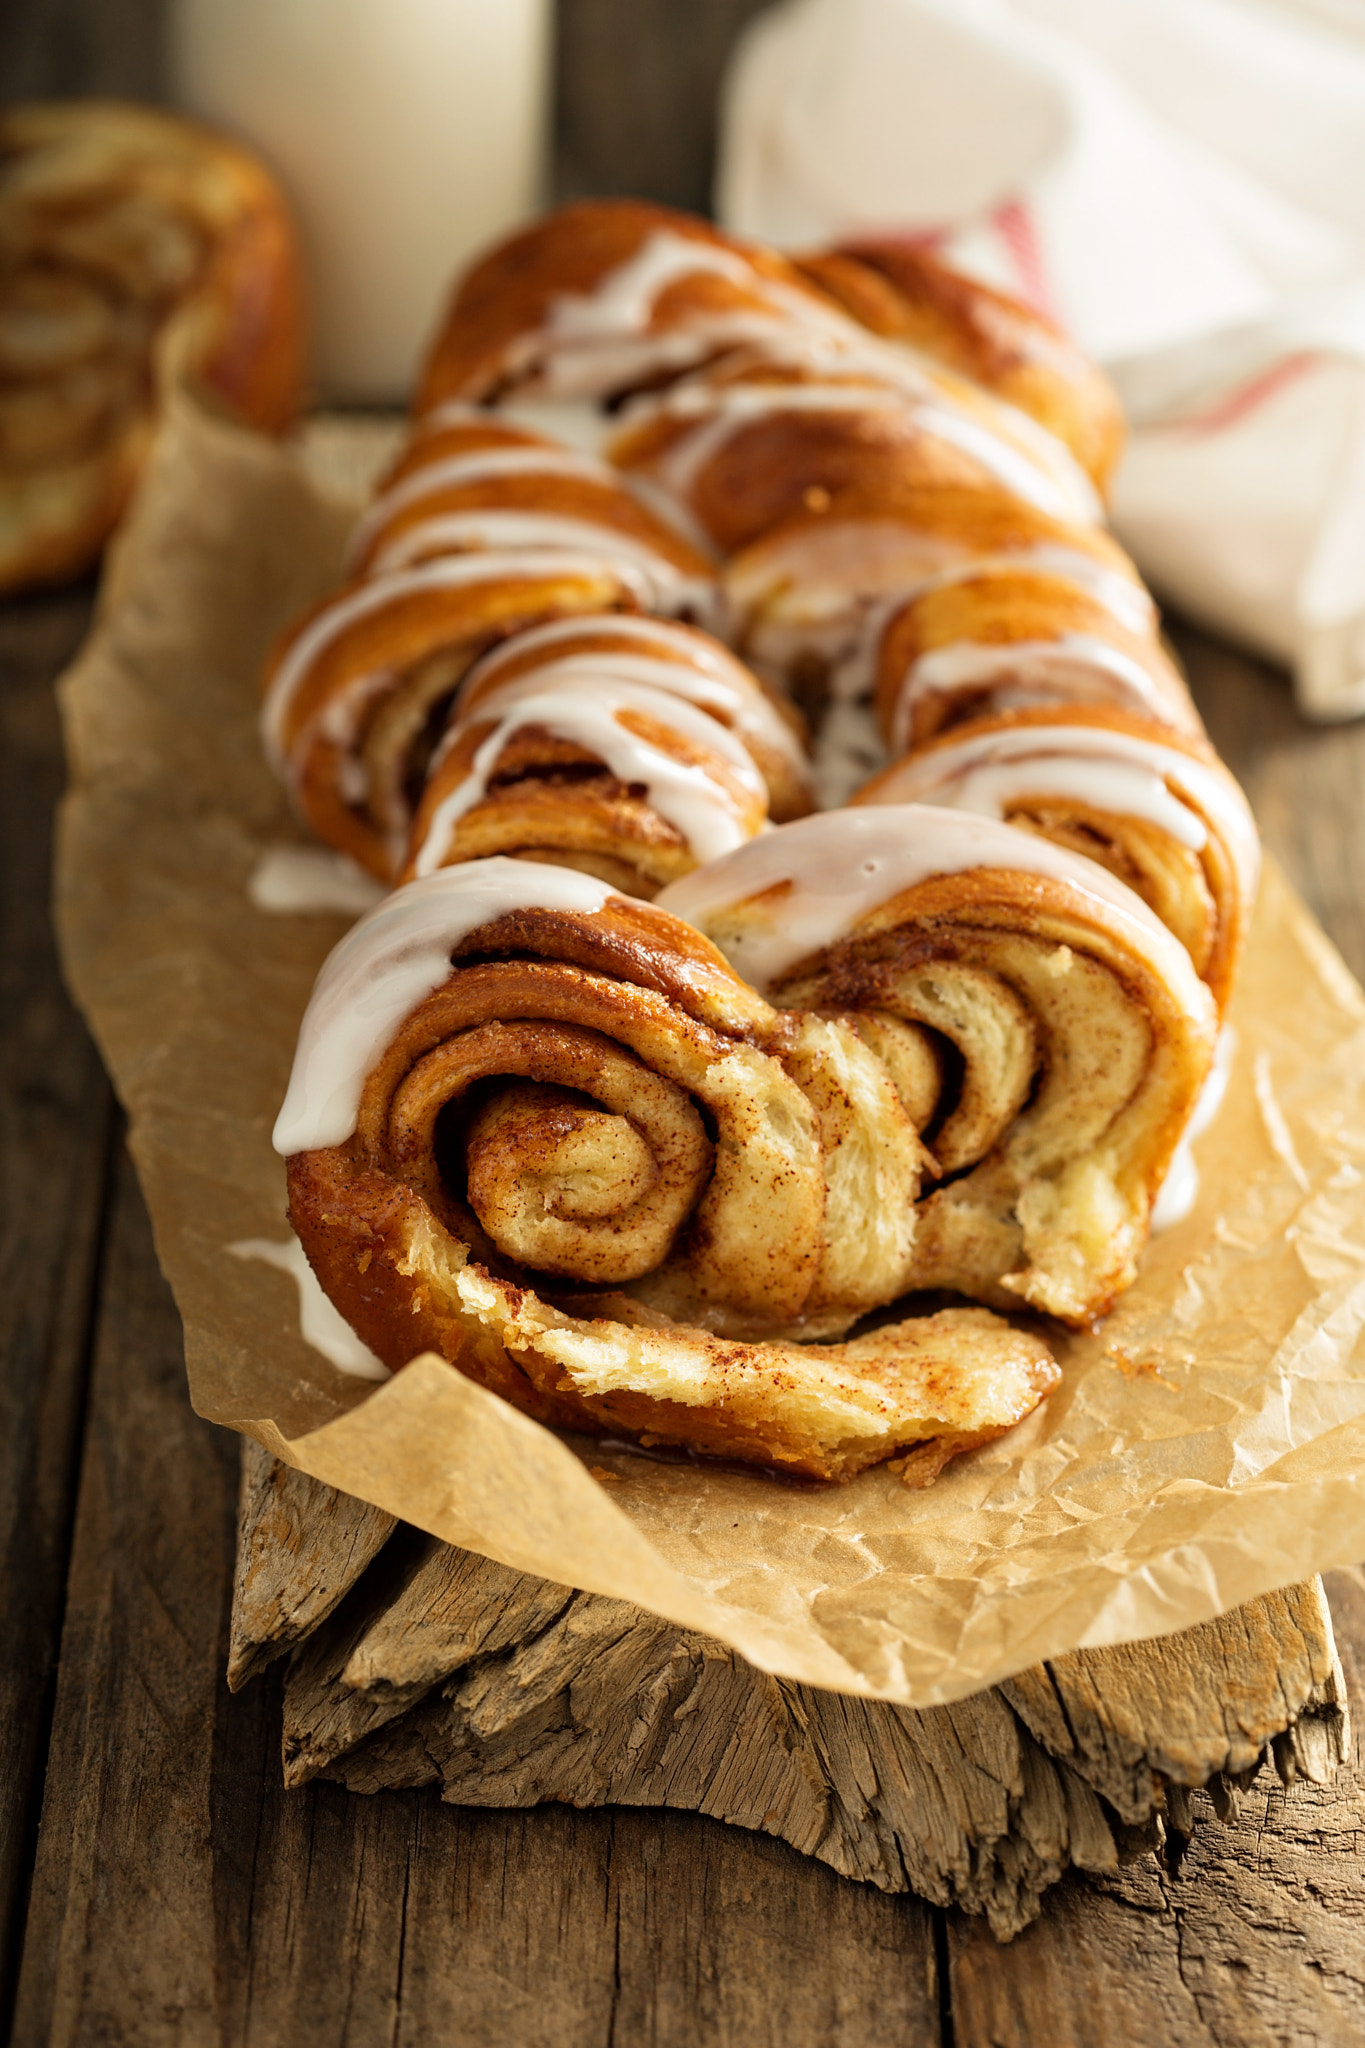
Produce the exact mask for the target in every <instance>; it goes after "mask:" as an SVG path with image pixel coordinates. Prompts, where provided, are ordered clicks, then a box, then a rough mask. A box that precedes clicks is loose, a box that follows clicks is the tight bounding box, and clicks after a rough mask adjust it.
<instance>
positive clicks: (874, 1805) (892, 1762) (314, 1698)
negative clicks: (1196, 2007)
mask: <svg viewBox="0 0 1365 2048" xmlns="http://www.w3.org/2000/svg"><path fill="white" fill-rule="evenodd" d="M243 1471H244V1487H243V1494H242V1502H243V1507H242V1512H241V1514H240V1516H239V1525H238V1555H237V1574H236V1590H235V1595H234V1609H235V1610H241V1609H242V1608H244V1607H250V1608H252V1610H253V1611H255V1609H256V1607H257V1606H258V1602H257V1599H256V1594H255V1590H254V1589H255V1587H256V1586H257V1584H258V1583H259V1581H260V1580H261V1578H262V1576H265V1577H267V1578H269V1580H270V1581H271V1582H272V1583H278V1584H281V1585H282V1586H283V1587H284V1589H285V1598H284V1600H283V1603H282V1604H283V1606H284V1608H285V1610H286V1611H287V1614H288V1616H289V1619H288V1621H287V1622H286V1623H285V1625H284V1626H283V1627H282V1628H281V1632H280V1641H279V1645H278V1647H279V1648H280V1649H281V1650H282V1649H285V1648H288V1647H290V1646H291V1645H293V1644H295V1643H297V1642H298V1641H299V1635H300V1631H299V1629H298V1627H297V1626H296V1625H295V1622H294V1616H296V1615H297V1614H298V1613H299V1612H301V1611H302V1610H303V1608H304V1605H305V1602H306V1600H307V1599H309V1598H311V1599H312V1600H313V1601H314V1602H315V1603H316V1604H317V1605H318V1606H322V1607H325V1608H327V1609H328V1611H329V1612H331V1619H330V1621H327V1622H325V1623H322V1624H321V1625H319V1626H318V1627H317V1629H316V1632H315V1633H314V1634H313V1635H312V1636H311V1638H310V1639H309V1640H307V1641H306V1642H305V1643H304V1645H303V1647H302V1648H300V1649H297V1650H296V1651H295V1654H294V1656H293V1658H292V1660H291V1663H290V1667H289V1673H288V1677H287V1680H286V1685H285V1700H284V1735H283V1762H284V1771H285V1780H286V1783H288V1784H290V1785H301V1784H304V1783H306V1782H307V1781H308V1780H309V1779H310V1778H312V1777H315V1776H317V1775H318V1774H319V1773H322V1774H325V1775H327V1776H329V1777H332V1778H336V1779H339V1780H340V1781H341V1782H342V1783H343V1784H346V1785H349V1786H350V1787H351V1788H352V1789H353V1790H355V1791H360V1792H375V1791H379V1790H383V1789H385V1788H387V1787H394V1786H415V1785H425V1784H431V1783H439V1784H440V1785H441V1788H442V1791H443V1795H444V1797H445V1798H446V1799H449V1800H453V1801H455V1802H457V1803H460V1804H465V1805H474V1806H534V1805H538V1804H540V1803H541V1802H543V1801H545V1800H551V1799H554V1800H563V1801H565V1802H567V1803H568V1804H570V1805H573V1806H577V1807H588V1806H603V1805H616V1804H619V1805H626V1806H669V1807H679V1808H689V1809H693V1810H695V1811H697V1812H700V1813H707V1814H712V1815H714V1816H715V1817H716V1818H717V1819H720V1820H724V1821H727V1822H729V1823H731V1824H732V1825H735V1826H740V1827H746V1828H752V1829H757V1830H761V1831H762V1832H764V1833H766V1834H774V1835H779V1836H781V1837H782V1839H783V1840H784V1841H787V1842H790V1843H791V1844H792V1846H793V1847H794V1848H797V1849H799V1850H801V1852H802V1853H803V1854H804V1855H807V1856H814V1857H817V1858H818V1859H819V1860H820V1861H821V1862H823V1863H828V1864H829V1865H830V1866H831V1868H833V1869H835V1870H837V1871H839V1873H840V1874H841V1875H842V1876H845V1877H850V1878H857V1879H861V1880H863V1881H864V1882H868V1883H872V1884H875V1885H877V1886H878V1887H879V1888H880V1889H881V1890H883V1891H892V1892H896V1891H907V1890H909V1891H916V1892H918V1893H920V1894H921V1895H922V1896H924V1897H926V1898H929V1899H932V1900H934V1901H935V1902H936V1903H938V1904H940V1905H949V1904H957V1905H960V1906H963V1907H965V1908H966V1909H967V1910H968V1911H971V1912H975V1913H984V1914H985V1916H986V1918H987V1920H988V1922H989V1924H990V1926H991V1928H992V1931H993V1932H994V1933H995V1934H997V1935H998V1936H1000V1937H1001V1938H1002V1939H1008V1938H1009V1937H1011V1936H1012V1935H1014V1934H1016V1933H1017V1932H1018V1931H1019V1929H1020V1928H1021V1927H1023V1926H1025V1925H1026V1924H1027V1923H1028V1922H1029V1921H1030V1920H1031V1919H1033V1918H1034V1916H1035V1915H1036V1913H1037V1911H1038V1901H1039V1899H1040V1897H1041V1896H1042V1894H1043V1892H1044V1891H1045V1890H1046V1889H1047V1888H1048V1887H1049V1886H1050V1885H1052V1884H1054V1883H1056V1881H1057V1879H1058V1878H1059V1877H1060V1876H1061V1875H1062V1873H1063V1872H1064V1871H1065V1870H1066V1869H1068V1868H1069V1867H1074V1868H1077V1869H1083V1870H1089V1871H1094V1872H1113V1871H1115V1870H1117V1869H1118V1867H1119V1863H1120V1855H1121V1852H1130V1851H1131V1848H1132V1846H1133V1837H1134V1831H1135V1830H1138V1829H1144V1828H1145V1829H1146V1838H1147V1839H1148V1840H1149V1841H1151V1842H1156V1841H1158V1840H1159V1839H1161V1834H1162V1830H1161V1826H1160V1824H1159V1822H1158V1816H1164V1818H1165V1822H1166V1825H1167V1826H1169V1827H1171V1828H1174V1829H1176V1830H1177V1831H1180V1832H1188V1831H1189V1830H1190V1827H1191V1825H1192V1822H1191V1819H1190V1807H1189V1791H1190V1789H1191V1788H1194V1787H1202V1786H1204V1785H1206V1784H1208V1785H1210V1786H1211V1789H1212V1792H1213V1796H1214V1799H1215V1803H1216V1804H1217V1806H1218V1807H1219V1809H1220V1810H1221V1811H1223V1812H1224V1813H1226V1812H1228V1811H1230V1810H1231V1808H1232V1805H1233V1803H1234V1799H1235V1789H1236V1785H1237V1783H1238V1782H1240V1781H1241V1780H1242V1779H1243V1778H1245V1777H1248V1776H1254V1775H1255V1773H1256V1771H1257V1769H1258V1768H1259V1766H1260V1764H1261V1762H1262V1759H1263V1757H1268V1756H1269V1754H1270V1750H1271V1746H1272V1745H1273V1746H1274V1751H1275V1757H1276V1762H1277V1764H1278V1766H1279V1769H1280V1771H1281V1774H1282V1776H1283V1777H1284V1778H1285V1779H1286V1780H1292V1779H1293V1778H1295V1777H1297V1776H1300V1775H1307V1776H1310V1777H1312V1778H1314V1779H1315V1780H1316V1781H1318V1782H1324V1783H1325V1782H1326V1781H1327V1780H1328V1779H1330V1777H1331V1775H1332V1773H1333V1771H1334V1770H1335V1768H1336V1766H1337V1764H1338V1762H1339V1761H1340V1760H1341V1757H1342V1755H1343V1753H1344V1746H1345V1740H1346V1725H1345V1713H1344V1689H1343V1686H1342V1682H1341V1674H1340V1668H1339V1666H1338V1664H1337V1660H1336V1653H1335V1649H1334V1646H1333V1642H1332V1630H1331V1621H1330V1618H1329V1616H1328V1613H1327V1609H1326V1604H1325V1602H1324V1600H1323V1597H1322V1589H1321V1586H1320V1584H1319V1583H1318V1582H1317V1581H1314V1582H1313V1583H1312V1584H1311V1585H1307V1586H1299V1587H1294V1588H1290V1589H1289V1590H1288V1591H1287V1592H1284V1593H1279V1594H1273V1595H1270V1596H1269V1597H1267V1598H1265V1599H1262V1600H1257V1601H1253V1602H1251V1603H1250V1604H1249V1605H1248V1606H1247V1607H1245V1608H1242V1609H1240V1610H1238V1611H1237V1612H1236V1613H1234V1614H1231V1615H1227V1616H1224V1617H1223V1618H1221V1619H1220V1620H1218V1621H1216V1622H1211V1623H1209V1624H1207V1625H1205V1626H1204V1627H1201V1628H1198V1629H1193V1630H1190V1631H1188V1632H1186V1633H1185V1634H1183V1635H1179V1636H1174V1637H1168V1638H1166V1639H1165V1640H1164V1641H1160V1642H1155V1643H1141V1644H1130V1645H1126V1646H1123V1647H1120V1648H1118V1649H1111V1650H1094V1651H1080V1652H1077V1653H1075V1654H1074V1655H1072V1656H1068V1657H1061V1658H1058V1659H1056V1660H1055V1661H1054V1662H1053V1663H1051V1664H1049V1665H1046V1666H1040V1667H1038V1668H1037V1669H1036V1670H1033V1671H1026V1672H1023V1673H1021V1674H1020V1675H1019V1677H1018V1678H1017V1679H1015V1680H1013V1681H1012V1682H1011V1683H1010V1684H1008V1685H1006V1686H1003V1687H999V1688H997V1689H995V1690H993V1691H990V1692H986V1693H982V1694H980V1695H978V1696H977V1697H975V1698H973V1699H968V1700H963V1701H960V1702H958V1703H957V1704H956V1705H954V1706H952V1707H939V1708H933V1709H930V1710H928V1711H926V1712H911V1711H907V1710H904V1709H901V1708H897V1707H893V1706H888V1705H886V1704H884V1703H881V1702H878V1701H866V1700H854V1699H846V1698H841V1697H839V1696H838V1695H836V1694H832V1693H825V1692H821V1691H819V1690H817V1689H816V1688H814V1687H811V1686H804V1685H797V1684H792V1683H788V1682H786V1681H782V1680H779V1679H775V1678H771V1677H768V1676H767V1675H765V1674H764V1673H762V1672H758V1671H755V1670H754V1669H753V1668H752V1667H751V1666H750V1665H748V1664H746V1663H745V1661H744V1660H743V1659H742V1658H741V1657H739V1656H737V1655H736V1654H735V1653H734V1652H733V1651H731V1650H729V1649H727V1648H726V1647H725V1646H724V1645H722V1644H720V1643H717V1642H715V1641H712V1640H710V1639H708V1638H706V1637H704V1636H699V1635H696V1634H692V1633H690V1632H688V1631H686V1630H684V1629H680V1628H678V1627H676V1626H675V1625H673V1624H672V1623H669V1622H665V1621H661V1620H659V1619H658V1618H657V1617H656V1616H654V1615H650V1614H647V1613H644V1612H643V1611H642V1610H641V1609H639V1608H637V1607H632V1606H630V1605H629V1604H628V1603H626V1602H624V1601H620V1600H608V1599H604V1598H601V1597H600V1596H597V1595H594V1594H586V1593H575V1592H572V1591H571V1590H570V1589H569V1588H567V1587H565V1586H556V1585H550V1584H547V1583H546V1582H545V1581H544V1580H540V1579H534V1578H529V1577H527V1576H526V1575H525V1574H524V1573H520V1572H515V1571H511V1570H509V1569H508V1568H507V1567H506V1566H503V1565H499V1564H495V1563H492V1562H491V1561H489V1560H487V1559H485V1558H480V1557H476V1556H473V1555H471V1554H470V1553H468V1552H464V1551H460V1550H456V1549H453V1548H451V1546H449V1545H448V1544H444V1543H440V1542H437V1541H435V1540H434V1539H432V1538H430V1537H424V1536H422V1535H420V1534H419V1532H418V1531H416V1530H411V1529H405V1530H401V1531H400V1533H399V1534H398V1535H397V1536H396V1537H395V1538H394V1539H393V1540H392V1542H391V1543H390V1544H389V1545H388V1547H387V1548H386V1549H385V1551H384V1553H383V1555H382V1556H380V1557H378V1558H377V1561H376V1562H375V1563H374V1564H373V1566H372V1567H371V1569H370V1570H369V1571H368V1572H367V1573H366V1574H365V1575H364V1577H363V1579H362V1578H361V1576H360V1574H359V1572H358V1571H357V1569H356V1564H355V1545H354V1540H353V1536H352V1532H351V1528H350V1526H349V1524H348V1509H350V1511H351V1513H354V1507H353V1504H349V1503H347V1502H346V1501H345V1499H344V1496H339V1495H338V1494H337V1493H336V1492H335V1491H334V1489H333V1488H331V1487H327V1486H322V1485H320V1484H318V1483H317V1482H314V1481H309V1480H306V1479H303V1478H302V1477H301V1476H300V1475H298V1474H288V1475H285V1474H284V1471H283V1468H275V1469H274V1472H273V1481H274V1485H275V1487H276V1488H277V1489H278V1490H277V1491H275V1492H274V1493H273V1499H274V1507H273V1510H272V1515H271V1520H270V1524H269V1529H270V1539H271V1543H272V1545H273V1557H270V1556H263V1546H262V1535H263V1525H262V1522H261V1519H260V1517H259V1515H258V1513H257V1512H256V1506H255V1504H256V1502H257V1501H258V1500H259V1499H260V1498H261V1497H263V1496H264V1495H266V1494H269V1493H271V1489H272V1470H271V1467H270V1465H269V1462H268V1461H267V1460H265V1459H264V1458H263V1456H262V1454H261V1452H260V1451H259V1449H258V1448H257V1447H256V1446H254V1445H253V1446H248V1447H246V1449H245V1452H244V1458H243ZM375 1549H376V1551H377V1549H378V1545H377V1544H376V1545H375ZM352 1589H353V1590H352ZM343 1594H344V1595H345V1598H344V1599H343V1598H341V1596H342V1595H343ZM332 1610H335V1611H334V1612H332ZM237 1633H238V1630H237V1627H236V1625H234V1636H235V1635H236V1634H237ZM255 1654H256V1660H257V1662H260V1661H263V1659H264V1657H265V1656H266V1655H267V1654H268V1650H267V1646H266V1645H264V1644H258V1646H257V1649H256V1653H255Z"/></svg>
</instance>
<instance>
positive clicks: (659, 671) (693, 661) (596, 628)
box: [461, 613, 810, 775]
mask: <svg viewBox="0 0 1365 2048" xmlns="http://www.w3.org/2000/svg"><path fill="white" fill-rule="evenodd" d="M585 632H590V633H591V635H592V637H593V638H594V639H598V638H603V639H611V640H615V641H617V642H619V645H617V646H615V647H595V648H590V649H589V648H582V649H580V650H578V651H576V652H572V653H569V654H565V655H558V656H557V655H555V654H554V652H553V650H554V649H555V648H556V647H561V646H563V645H564V643H565V642H566V641H567V642H569V643H570V645H572V643H573V642H574V641H575V640H581V639H582V638H583V636H584V634H585ZM669 649H672V650H674V654H673V658H671V659H670V658H669V655H668V652H667V650H669ZM531 652H534V653H536V654H543V655H544V656H545V659H544V660H543V661H541V662H540V663H539V664H538V666H537V667H536V668H534V669H533V670H527V671H526V679H527V681H528V682H531V681H533V680H534V681H535V683H536V684H537V686H538V687H544V686H545V685H547V684H549V685H553V686H555V687H557V686H558V684H559V682H560V679H561V678H563V679H565V680H566V681H567V680H570V679H571V680H573V681H576V682H584V683H595V682H621V683H644V684H646V685H648V686H649V687H650V688H652V689H658V690H667V691H668V692H669V694H670V695H673V696H678V697H685V698H687V699H688V701H689V702H691V703H693V704H698V705H700V706H701V708H702V709H703V710H704V711H710V712H711V713H713V715H715V716H716V717H717V718H719V719H722V720H723V721H724V722H725V723H727V724H729V725H730V726H732V727H733V729H734V730H735V731H736V732H738V733H743V734H750V735H752V737H753V738H754V739H755V740H758V741H760V742H761V743H762V744H763V745H764V746H766V747H768V748H770V749H771V750H772V752H774V753H777V754H780V755H781V756H782V757H783V759H784V760H786V761H787V762H789V763H790V765H791V766H792V767H793V768H794V769H795V770H796V771H797V773H798V774H801V775H806V774H808V773H809V769H810V764H809V762H808V760H807V758H806V752H805V749H804V747H803V746H802V745H801V742H800V740H799V739H798V738H797V736H796V734H795V733H794V732H793V730H792V728H791V727H790V726H789V725H788V723H787V721H786V719H785V718H783V716H782V714H781V712H780V711H779V710H778V709H777V706H776V705H775V704H774V703H773V702H772V701H771V699H770V698H769V697H768V695H767V694H766V692H765V691H764V690H763V689H761V688H760V686H759V684H758V683H757V682H756V680H755V679H754V677H753V676H751V675H750V674H749V671H748V670H747V669H746V668H744V667H743V666H742V665H741V664H740V663H739V662H737V661H736V660H735V659H734V657H733V656H732V655H731V654H730V653H729V651H728V650H727V649H726V648H724V647H721V646H719V645H717V644H716V643H715V642H707V641H705V640H698V639H696V638H694V637H693V636H692V635H691V634H688V633H684V632H681V631H679V630H678V629H677V628H675V627H673V626H670V625H669V624H667V623H666V622H665V621H663V620H657V621H656V620H642V619H633V618H626V617H622V616H621V614H619V613H612V614H604V615H603V617H601V618H595V619H593V620H592V621H591V622H590V624H589V625H588V626H586V627H585V625H584V622H583V621H582V620H581V619H551V620H549V621H548V622H547V623H546V624H545V625H543V626H533V627H531V629H530V631H529V632H526V633H518V634H517V635H516V637H515V638H514V639H512V640H506V641H504V642H503V644H502V645H501V646H500V647H495V648H494V649H493V650H492V652H491V653H490V654H487V655H485V656H484V658H483V660H482V661H481V662H479V664H478V666H477V667H476V668H473V669H471V670H470V672H469V674H468V676H466V678H465V681H464V685H463V689H462V692H461V697H462V701H468V699H469V698H470V697H472V696H473V695H474V694H475V693H476V691H478V690H479V689H480V688H482V686H483V685H484V684H485V683H487V682H488V681H489V680H490V679H492V678H496V676H497V675H498V672H499V670H501V669H504V668H511V667H513V666H516V667H518V668H520V666H521V662H522V660H523V659H524V657H525V656H526V655H527V654H528V653H531ZM480 709H482V705H480Z"/></svg>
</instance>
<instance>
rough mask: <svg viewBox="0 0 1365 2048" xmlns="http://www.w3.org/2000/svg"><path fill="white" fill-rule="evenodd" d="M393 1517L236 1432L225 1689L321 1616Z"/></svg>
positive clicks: (388, 1531) (381, 1540) (390, 1528)
mask: <svg viewBox="0 0 1365 2048" xmlns="http://www.w3.org/2000/svg"><path fill="white" fill-rule="evenodd" d="M396 1526H397V1525H396V1523H395V1521H394V1518H393V1516H392V1515H386V1514H385V1513H384V1511H383V1509H382V1508H374V1507H371V1506H370V1505H369V1503H368V1502H366V1501H362V1500H352V1499H351V1498H350V1496H349V1495H348V1494H344V1493H338V1492H337V1491H336V1489H335V1488H334V1487H330V1486H325V1487H319V1486H316V1485H315V1484H314V1482H313V1481H312V1480H310V1479H307V1478H305V1476H304V1474H303V1473H301V1472H295V1471H293V1470H291V1468H290V1467H289V1466H288V1465H282V1464H281V1463H280V1461H279V1460H278V1458H272V1457H271V1456H270V1454H269V1453H268V1452H267V1451H263V1450H262V1449H261V1447H260V1445H259V1444H256V1443H253V1442H252V1441H251V1439H250V1437H244V1438H243V1439H242V1483H241V1492H240V1495H239V1497H238V1502H237V1575H236V1593H235V1597H234V1600H233V1604H232V1641H231V1644H230V1645H229V1648H228V1664H227V1682H228V1684H229V1685H230V1686H231V1688H232V1690H233V1691H234V1692H236V1691H237V1690H238V1688H239V1687H240V1686H243V1685H245V1684H246V1681H247V1680H248V1678H252V1677H254V1676H255V1674H256V1672H258V1671H263V1670H264V1669H265V1666H266V1665H267V1664H268V1663H269V1662H270V1660H271V1659H272V1658H273V1657H281V1656H283V1655H284V1653H285V1651H286V1650H289V1649H292V1648H293V1646H294V1644H295V1643H299V1642H302V1641H303V1639H304V1637H305V1636H307V1635H311V1634H312V1632H313V1630H314V1629H315V1628H316V1627H317V1626H318V1624H319V1622H322V1621H325V1620H326V1618H327V1616H328V1615H329V1614H330V1613H331V1611H332V1609H333V1608H334V1607H335V1606H336V1604H337V1602H338V1601H339V1600H342V1599H344V1598H345V1596H346V1594H347V1593H349V1592H350V1590H351V1587H352V1586H353V1585H354V1584H355V1582H356V1580H357V1579H358V1578H359V1577H360V1575H361V1573H362V1572H363V1571H364V1569H365V1567H366V1565H367V1564H369V1562H370V1560H371V1559H372V1558H373V1557H374V1556H375V1555H376V1553H377V1552H378V1551H379V1550H380V1549H381V1548H382V1547H383V1545H384V1544H385V1543H386V1542H387V1541H388V1539H389V1537H390V1536H391V1535H392V1534H393V1532H394V1529H395V1527H396Z"/></svg>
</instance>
